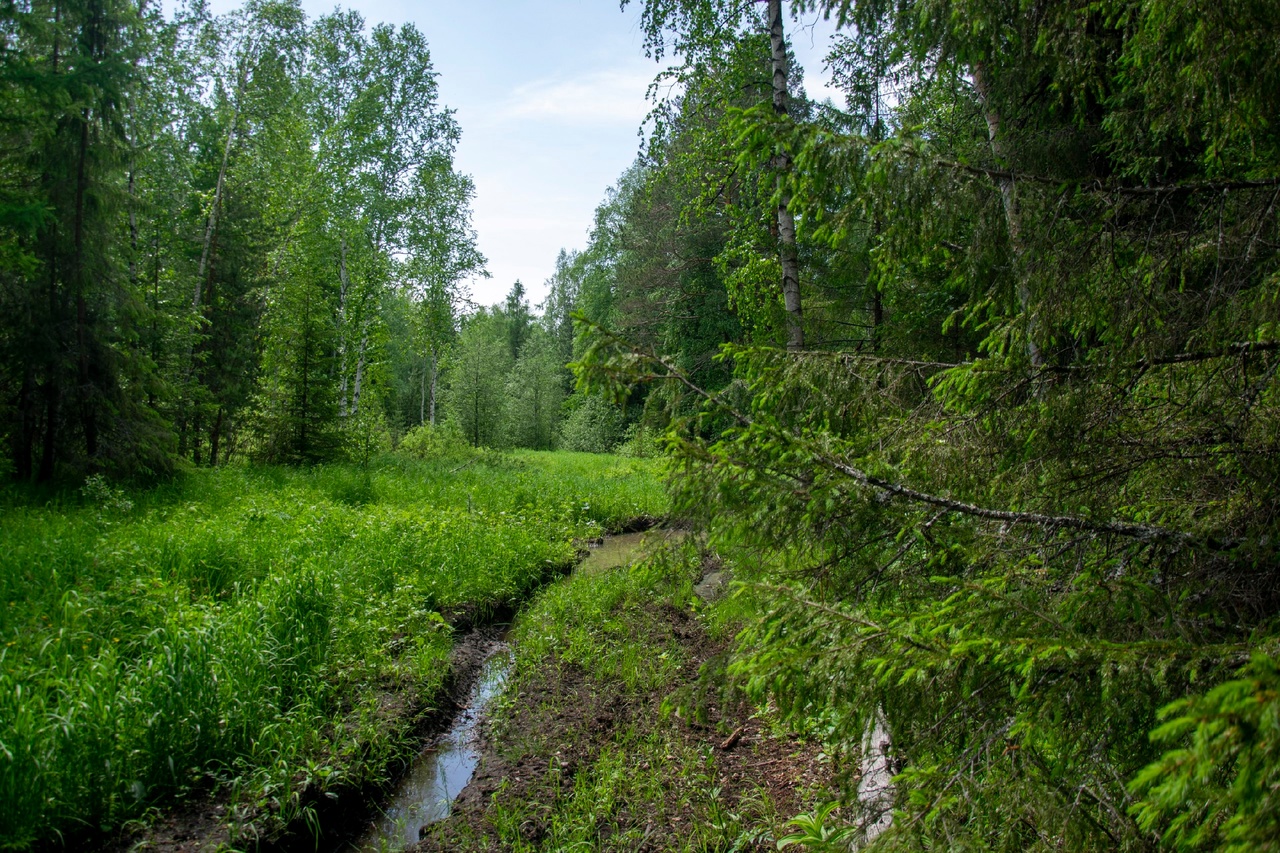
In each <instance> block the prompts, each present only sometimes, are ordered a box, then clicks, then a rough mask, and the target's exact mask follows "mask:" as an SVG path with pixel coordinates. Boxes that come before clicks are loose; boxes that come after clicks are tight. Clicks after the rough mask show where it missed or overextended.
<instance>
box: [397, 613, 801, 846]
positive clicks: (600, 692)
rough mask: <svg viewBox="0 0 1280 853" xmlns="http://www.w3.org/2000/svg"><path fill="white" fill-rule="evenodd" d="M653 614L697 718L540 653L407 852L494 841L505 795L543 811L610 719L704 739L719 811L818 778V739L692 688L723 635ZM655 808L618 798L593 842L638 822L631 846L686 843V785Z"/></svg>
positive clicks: (663, 772)
mask: <svg viewBox="0 0 1280 853" xmlns="http://www.w3.org/2000/svg"><path fill="white" fill-rule="evenodd" d="M660 616H661V619H659V620H657V623H658V624H664V625H665V628H658V629H655V630H661V631H664V632H666V633H667V637H669V638H673V639H675V640H676V641H677V642H678V643H679V644H680V646H681V647H682V648H683V649H684V651H685V652H686V653H687V655H688V660H689V661H690V662H689V664H687V665H686V667H685V669H686V673H685V674H686V678H685V679H684V688H686V694H685V698H686V699H691V700H693V701H692V705H694V706H696V708H697V711H698V713H697V714H696V716H698V717H700V718H702V720H704V721H703V722H695V721H694V720H692V719H684V718H681V717H679V716H673V715H664V714H662V712H661V709H660V705H661V703H662V700H663V698H664V697H663V696H650V695H643V696H638V695H631V694H628V693H626V691H625V690H623V688H622V687H621V686H620V685H618V684H610V683H607V682H601V681H599V680H596V679H593V678H592V677H591V676H590V675H588V673H586V672H585V671H584V670H583V669H581V668H580V667H578V666H575V665H571V664H564V663H562V662H560V661H556V660H549V661H546V662H545V663H544V665H543V666H542V667H541V669H540V671H539V672H537V673H536V674H535V675H534V676H533V677H525V678H522V679H521V682H520V684H519V686H518V689H519V692H518V694H517V695H515V696H512V697H511V699H512V703H511V705H510V706H509V707H510V708H511V711H510V713H509V714H508V715H507V716H506V718H504V719H503V720H502V722H501V729H500V730H499V731H495V730H494V727H493V726H485V727H482V731H483V733H484V749H483V754H482V757H481V759H480V765H479V767H478V769H477V770H476V773H475V775H474V776H473V778H472V782H471V784H470V785H468V786H467V787H466V788H465V789H464V790H463V792H462V794H461V795H460V796H459V797H458V799H457V800H456V801H455V803H454V808H453V814H452V815H451V816H450V817H449V818H448V819H446V820H444V821H442V822H440V823H438V824H435V825H433V826H431V827H427V828H426V830H425V833H424V838H423V841H422V843H421V844H420V845H419V846H418V847H416V848H414V853H444V851H463V850H498V849H502V844H501V842H500V840H499V837H498V834H497V829H496V827H495V825H494V822H493V817H494V815H495V812H496V811H497V810H498V809H500V808H501V807H503V806H504V805H505V804H510V805H512V806H514V805H515V804H534V805H535V807H534V808H532V809H527V811H529V812H532V813H543V814H547V815H550V814H551V813H552V811H553V805H554V804H555V803H556V801H557V800H559V799H560V798H563V797H566V796H568V795H569V794H570V793H571V791H572V789H573V785H574V778H575V775H576V774H577V773H578V771H579V770H580V769H583V768H588V767H590V766H591V765H592V763H593V761H594V759H595V758H596V756H597V755H599V753H600V752H601V750H602V749H604V748H605V747H607V746H608V745H609V744H610V742H611V740H612V737H613V734H614V731H615V729H621V730H633V731H636V730H638V731H641V732H644V731H652V730H654V729H655V728H658V727H663V728H667V729H668V730H669V731H670V732H671V733H673V734H674V735H675V736H676V737H677V738H678V739H679V740H680V741H682V742H684V743H686V744H689V745H692V746H699V747H704V748H705V747H708V746H710V747H712V748H713V753H714V762H715V775H716V779H717V784H718V788H719V795H718V800H719V801H720V802H721V803H723V804H724V807H725V808H726V809H728V810H729V811H735V810H737V809H738V808H739V806H740V804H742V803H743V802H745V801H746V800H747V799H748V798H755V799H757V800H758V798H759V796H760V794H761V792H762V791H763V792H764V793H766V794H767V796H768V797H769V798H770V799H771V800H772V801H773V803H774V804H775V805H776V807H777V809H778V811H779V812H780V813H782V814H786V815H791V814H795V813H796V812H797V811H799V810H800V808H801V794H802V792H803V791H804V790H805V789H807V788H810V787H812V786H815V785H819V784H822V783H823V782H824V780H825V778H826V775H825V774H826V771H825V765H824V764H823V763H822V762H820V761H819V760H817V753H818V748H817V746H815V745H811V744H806V743H802V742H800V741H798V740H796V739H793V738H791V737H789V736H785V735H779V734H777V733H774V732H772V731H770V729H769V727H767V726H766V725H765V724H763V723H762V722H761V721H760V720H758V719H754V718H752V717H751V715H750V709H749V708H748V707H747V706H745V705H744V704H741V703H740V702H738V701H735V700H733V699H732V698H730V699H728V700H727V701H726V699H725V697H723V696H719V695H701V696H699V695H697V691H698V689H699V688H698V685H699V684H700V682H699V679H698V672H699V670H701V669H702V668H703V667H704V666H710V667H715V666H717V665H718V664H722V663H723V659H724V656H725V654H726V651H727V650H726V644H724V643H719V642H715V641H713V640H712V639H711V638H710V637H709V636H708V635H707V634H706V632H705V631H704V630H703V628H702V626H701V624H700V623H699V622H698V621H697V619H696V617H694V616H692V615H691V614H690V613H688V612H686V611H683V610H677V609H675V608H671V607H667V606H664V607H663V610H662V612H661V614H660ZM690 716H695V715H692V714H691V715H690ZM513 743H519V744H526V745H529V744H532V745H535V746H534V748H532V749H530V748H527V747H526V748H523V749H519V750H514V751H513V750H511V749H510V748H509V745H510V744H513ZM636 770H637V771H638V772H652V773H654V774H658V775H659V776H660V777H664V776H678V770H679V768H675V767H670V768H665V767H649V766H648V765H647V764H645V765H641V766H640V767H638V768H636ZM665 806H666V807H665V808H664V810H663V811H664V813H665V814H666V816H667V817H666V819H665V820H664V821H663V822H662V823H661V824H658V823H655V820H654V818H653V816H652V815H651V814H648V813H638V812H632V811H630V810H629V809H628V808H627V807H626V806H625V805H624V806H623V808H622V809H621V811H620V812H618V813H616V814H614V815H613V816H612V817H611V819H610V822H609V823H608V824H607V825H602V826H601V827H600V828H599V832H600V838H601V840H602V841H603V840H605V839H607V838H608V837H609V836H611V835H617V834H620V833H622V832H624V831H627V830H629V829H637V828H638V829H641V830H643V833H644V841H643V842H642V843H641V844H640V846H639V847H635V848H634V849H636V850H643V851H659V850H681V849H685V846H684V845H685V842H686V841H687V833H686V831H685V829H683V828H682V827H689V826H692V825H694V823H695V822H696V821H699V820H702V819H704V818H705V815H703V814H699V813H697V812H696V811H695V809H694V806H693V805H692V804H691V802H690V800H689V798H688V797H687V792H681V791H680V790H678V788H677V786H675V785H673V786H671V788H670V792H669V794H668V797H667V801H666V803H665ZM547 832H548V826H547V824H546V823H544V822H539V821H538V820H530V821H527V822H526V823H525V824H524V825H522V826H521V827H520V834H521V837H522V839H523V840H524V841H526V842H529V843H532V844H537V843H538V842H539V841H541V840H542V839H543V838H544V836H546V834H547ZM738 849H744V850H746V849H758V850H773V849H775V847H774V845H773V843H766V842H763V841H762V842H760V843H759V844H758V846H756V847H742V848H738Z"/></svg>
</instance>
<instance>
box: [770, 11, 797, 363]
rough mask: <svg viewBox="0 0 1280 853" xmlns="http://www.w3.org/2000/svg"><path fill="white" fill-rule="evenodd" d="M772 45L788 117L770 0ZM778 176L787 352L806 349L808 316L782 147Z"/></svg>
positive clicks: (778, 92)
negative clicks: (804, 310)
mask: <svg viewBox="0 0 1280 853" xmlns="http://www.w3.org/2000/svg"><path fill="white" fill-rule="evenodd" d="M768 14H769V43H770V46H771V48H772V54H773V57H772V58H773V111H774V112H775V113H776V114H778V115H780V116H784V115H786V114H787V42H786V38H785V37H784V34H783V31H782V0H769V10H768ZM774 169H775V170H776V171H777V173H778V191H779V199H778V211H777V214H778V240H779V243H780V244H781V246H780V250H779V255H780V260H781V261H782V301H783V304H784V305H785V306H786V309H787V349H788V350H791V351H793V352H794V351H796V350H802V349H804V322H803V320H804V317H803V313H802V311H801V309H800V260H799V252H798V251H797V249H796V220H795V217H794V216H792V215H791V208H790V205H791V197H790V195H789V194H787V193H786V192H785V191H784V189H783V185H784V181H785V176H786V174H787V172H789V171H791V156H790V155H789V154H787V152H786V151H785V150H783V149H782V148H781V147H779V149H778V153H777V155H776V156H775V157H774Z"/></svg>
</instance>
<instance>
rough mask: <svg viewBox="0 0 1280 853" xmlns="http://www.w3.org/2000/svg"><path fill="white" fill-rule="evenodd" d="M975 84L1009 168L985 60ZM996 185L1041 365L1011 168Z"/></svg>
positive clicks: (1033, 355)
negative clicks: (998, 189) (998, 188)
mask: <svg viewBox="0 0 1280 853" xmlns="http://www.w3.org/2000/svg"><path fill="white" fill-rule="evenodd" d="M972 75H973V88H974V91H975V92H977V94H978V102H979V103H980V104H981V106H982V115H983V118H984V119H985V120H986V122H987V139H988V140H989V141H990V144H991V153H992V154H993V155H994V156H995V159H996V162H997V163H998V164H999V165H1000V166H1001V167H1002V168H1003V169H1005V170H1006V171H1007V170H1009V168H1010V163H1009V160H1008V158H1007V157H1006V156H1005V155H1006V151H1005V147H1004V133H1003V132H1002V129H1001V128H1002V124H1003V123H1002V121H1001V117H1000V113H999V111H998V110H997V109H996V106H995V103H994V102H993V101H992V99H991V88H990V81H989V80H988V79H987V69H986V65H985V64H984V63H982V62H975V63H974V64H973V68H972ZM997 185H998V186H999V187H1000V201H1001V203H1002V204H1003V205H1004V220H1005V227H1006V228H1007V229H1008V231H1009V251H1010V253H1011V254H1012V256H1013V276H1014V286H1015V287H1016V288H1017V293H1018V306H1019V308H1021V309H1022V314H1023V316H1024V317H1026V323H1027V328H1026V334H1027V357H1028V358H1029V359H1030V360H1031V366H1032V367H1035V368H1039V367H1041V366H1042V365H1043V364H1044V357H1043V356H1042V355H1041V353H1040V347H1039V346H1037V345H1036V334H1037V332H1038V329H1037V328H1036V327H1037V325H1038V323H1037V321H1036V315H1035V306H1034V305H1033V304H1032V299H1031V284H1030V281H1029V280H1028V278H1029V275H1028V270H1027V247H1026V243H1025V242H1024V241H1023V239H1022V210H1021V208H1020V206H1019V204H1018V184H1017V181H1016V180H1015V179H1014V177H1013V173H1012V172H1011V171H1009V172H1008V173H1007V174H1006V175H1005V176H1003V177H1001V178H998V179H997Z"/></svg>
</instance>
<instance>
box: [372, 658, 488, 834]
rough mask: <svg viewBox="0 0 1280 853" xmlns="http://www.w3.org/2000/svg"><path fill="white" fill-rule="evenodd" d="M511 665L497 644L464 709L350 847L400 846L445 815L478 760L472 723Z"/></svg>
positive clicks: (476, 742)
mask: <svg viewBox="0 0 1280 853" xmlns="http://www.w3.org/2000/svg"><path fill="white" fill-rule="evenodd" d="M510 670H511V649H510V648H509V647H508V646H507V644H506V643H500V644H498V645H497V646H496V647H495V649H494V651H493V652H492V653H491V654H490V656H489V658H488V660H486V661H485V662H484V665H483V666H482V667H481V670H480V677H479V678H478V679H477V681H476V686H475V687H473V688H472V690H471V696H470V697H469V701H468V702H467V707H466V709H465V710H464V711H463V712H462V713H461V714H460V715H459V716H458V719H457V720H455V721H454V724H453V727H452V728H451V729H449V732H448V733H447V734H446V735H445V736H444V737H443V738H441V739H440V740H439V741H438V742H437V743H436V744H435V745H434V746H432V747H430V748H428V749H426V750H423V752H422V754H421V755H419V756H418V758H417V759H416V760H415V761H414V763H413V767H412V768H411V769H410V770H409V774H408V775H407V776H405V778H404V779H403V780H401V782H400V785H399V787H398V788H397V789H396V792H395V795H394V797H393V798H392V799H391V801H390V802H389V803H388V804H387V806H386V808H385V809H384V810H383V813H382V816H381V817H380V818H379V820H378V821H377V823H376V824H375V825H374V826H372V827H370V829H369V831H368V832H367V833H365V835H364V837H362V838H361V839H360V840H359V841H358V842H357V843H356V844H355V845H354V846H352V847H351V848H349V849H350V850H352V851H384V850H402V849H404V848H405V847H408V846H410V845H413V844H417V843H418V833H419V832H420V831H421V829H422V828H423V827H424V826H427V825H429V824H432V823H435V822H436V821H439V820H444V819H445V818H446V817H448V816H449V813H450V812H451V811H452V810H453V801H454V800H455V799H457V797H458V794H460V793H462V789H463V788H465V787H466V786H467V783H468V782H470V781H471V775H472V774H473V773H474V772H475V769H476V764H477V763H479V761H480V749H479V738H478V733H477V731H476V728H477V726H478V724H479V722H480V719H481V717H483V715H484V712H485V708H486V707H487V706H488V705H489V703H490V702H492V701H493V699H494V698H495V697H496V696H499V695H501V693H502V690H503V687H505V686H506V683H507V675H508V674H509V673H510Z"/></svg>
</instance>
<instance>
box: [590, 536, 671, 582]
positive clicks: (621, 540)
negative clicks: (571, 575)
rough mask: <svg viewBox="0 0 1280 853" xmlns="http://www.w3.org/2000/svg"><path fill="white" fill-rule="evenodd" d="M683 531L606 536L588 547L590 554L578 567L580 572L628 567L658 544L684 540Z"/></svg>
mask: <svg viewBox="0 0 1280 853" xmlns="http://www.w3.org/2000/svg"><path fill="white" fill-rule="evenodd" d="M684 535H685V532H684V531H683V530H659V529H654V530H649V531H646V532H644V533H620V534H618V535H617V536H606V537H605V538H604V541H603V542H601V543H599V544H593V545H590V546H589V547H590V549H591V553H590V554H588V555H587V558H586V559H585V560H583V561H582V565H580V566H579V567H578V571H580V572H588V573H595V572H604V571H608V570H609V569H617V568H621V567H622V566H627V565H630V564H631V563H634V562H635V561H636V560H638V559H640V557H641V556H643V554H644V552H645V551H652V550H653V549H652V547H646V546H653V545H655V544H656V543H658V542H665V541H679V540H680V539H682V538H684Z"/></svg>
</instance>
